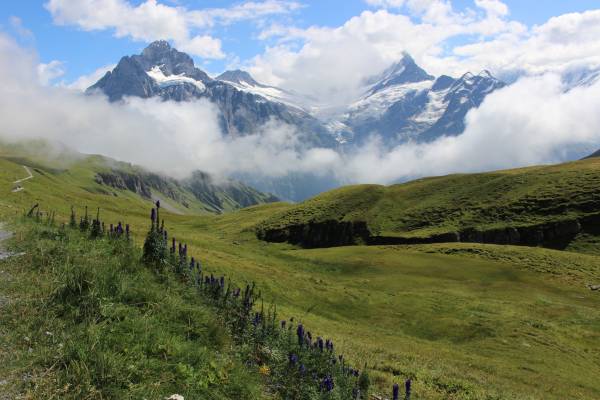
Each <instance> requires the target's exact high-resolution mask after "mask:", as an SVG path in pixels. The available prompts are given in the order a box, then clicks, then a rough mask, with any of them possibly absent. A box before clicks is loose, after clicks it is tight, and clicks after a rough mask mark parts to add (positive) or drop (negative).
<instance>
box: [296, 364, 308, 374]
mask: <svg viewBox="0 0 600 400" xmlns="http://www.w3.org/2000/svg"><path fill="white" fill-rule="evenodd" d="M298 371H299V372H300V375H304V374H305V373H306V367H305V366H304V364H300V367H299V368H298Z"/></svg>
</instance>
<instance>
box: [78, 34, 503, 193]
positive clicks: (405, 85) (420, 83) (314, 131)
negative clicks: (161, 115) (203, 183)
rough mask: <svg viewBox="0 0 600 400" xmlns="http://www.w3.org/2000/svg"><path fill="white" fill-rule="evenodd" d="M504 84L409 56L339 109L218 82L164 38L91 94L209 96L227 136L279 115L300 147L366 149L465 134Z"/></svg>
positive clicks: (290, 182)
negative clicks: (376, 140) (471, 114)
mask: <svg viewBox="0 0 600 400" xmlns="http://www.w3.org/2000/svg"><path fill="white" fill-rule="evenodd" d="M504 85H505V84H504V83H503V82H501V81H499V80H497V79H495V78H494V77H493V76H491V74H490V73H489V72H487V71H484V72H482V73H481V74H479V75H472V74H470V73H467V74H465V75H463V76H462V77H460V78H458V79H455V78H451V77H449V76H445V75H443V76H440V77H438V78H435V77H434V76H432V75H430V74H428V73H427V72H426V71H425V70H423V69H422V68H421V67H419V66H418V65H417V64H416V63H415V61H414V60H413V59H412V58H411V57H410V56H409V55H408V54H405V55H404V56H403V58H402V59H401V60H400V61H399V62H397V63H395V64H393V65H392V66H390V68H388V69H387V70H385V71H384V72H383V73H382V74H380V75H378V76H374V77H373V78H371V79H368V80H367V81H366V82H365V86H364V90H363V92H364V94H363V95H362V96H361V97H360V98H358V99H356V101H354V102H353V103H352V104H349V105H348V106H347V107H346V108H345V109H343V111H342V112H339V110H338V108H335V110H333V111H332V110H330V108H328V106H327V105H323V104H321V103H320V102H319V100H318V99H312V98H309V97H307V96H304V95H301V94H298V93H294V92H291V91H288V90H285V89H282V88H278V87H273V86H268V85H264V84H262V83H259V82H257V81H256V80H255V79H254V78H253V77H252V76H251V75H250V74H249V73H247V72H245V71H240V70H235V71H226V72H224V73H223V74H221V75H219V76H218V77H217V78H216V79H213V78H211V77H209V76H208V75H207V74H206V73H205V72H203V71H202V70H200V69H198V68H196V66H195V65H194V61H193V60H192V58H191V57H189V56H188V55H187V54H185V53H182V52H179V51H177V50H176V49H174V48H171V46H170V45H169V43H168V42H166V41H157V42H154V43H152V44H150V45H149V46H148V47H147V48H146V49H144V50H143V51H142V53H141V54H139V55H133V56H127V57H123V58H122V59H121V61H120V62H119V64H118V65H117V66H116V67H115V68H114V69H113V70H112V71H110V72H108V73H107V74H106V75H105V76H104V77H103V78H102V79H100V80H99V81H98V82H97V83H96V84H94V85H93V86H91V87H90V88H89V89H88V92H90V93H91V92H95V91H100V92H102V93H104V94H106V95H107V96H108V98H109V99H110V100H111V101H119V100H121V99H123V98H124V97H126V96H137V97H142V98H150V97H158V98H161V99H163V100H172V101H191V100H194V99H207V100H209V101H211V102H212V103H214V104H215V105H216V106H217V108H218V110H219V112H220V114H219V118H220V125H221V128H222V131H223V132H224V133H225V134H227V135H232V136H244V135H250V134H254V133H257V132H260V131H261V128H262V127H263V126H264V125H265V123H267V122H269V121H271V120H277V121H280V122H283V123H285V124H288V125H291V126H292V127H294V128H296V132H297V133H296V134H297V135H298V138H297V141H295V143H297V144H296V145H295V146H296V149H297V150H300V151H303V150H305V149H306V148H311V147H325V148H334V149H341V150H342V151H344V150H345V149H346V148H352V147H360V146H361V145H362V144H363V143H364V141H365V140H366V139H367V138H369V137H370V136H371V135H372V134H377V135H379V136H380V137H381V138H382V139H383V141H384V144H386V145H387V146H388V147H393V146H396V145H398V144H400V143H403V142H406V141H409V140H414V141H417V142H426V141H432V140H435V139H436V138H438V137H440V136H444V135H459V134H461V133H462V132H463V131H464V128H465V126H464V118H465V115H466V114H467V112H468V111H469V110H471V109H473V108H476V107H478V106H479V105H480V104H481V103H482V101H483V100H484V98H485V97H486V96H487V95H488V94H490V93H492V92H493V91H494V90H497V89H499V88H502V87H503V86H504ZM332 109H333V108H332ZM238 176H244V174H242V173H240V174H238ZM244 179H246V178H245V177H244ZM249 179H250V181H251V182H252V185H253V186H255V187H258V188H259V189H261V190H268V191H271V192H273V193H275V194H276V195H278V196H279V197H282V198H286V199H290V200H293V201H302V200H304V199H306V198H307V197H310V196H313V195H315V194H317V193H319V190H322V189H331V188H334V187H337V186H338V185H339V182H338V181H337V180H336V179H335V178H333V177H332V176H331V177H327V178H318V179H319V184H318V185H316V186H314V185H311V184H310V181H313V180H314V179H317V178H316V177H315V176H314V175H310V174H304V175H302V174H290V175H287V176H284V177H280V178H277V179H270V178H265V177H250V178H249ZM306 182H308V184H307V183H306Z"/></svg>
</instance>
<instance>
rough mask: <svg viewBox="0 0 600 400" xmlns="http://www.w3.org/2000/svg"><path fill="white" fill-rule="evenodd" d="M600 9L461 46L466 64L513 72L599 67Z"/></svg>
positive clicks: (561, 70)
mask: <svg viewBox="0 0 600 400" xmlns="http://www.w3.org/2000/svg"><path fill="white" fill-rule="evenodd" d="M598 35H600V10H592V11H586V12H583V13H572V14H565V15H561V16H558V17H554V18H551V19H550V20H548V21H547V22H546V23H544V24H542V25H537V26H534V27H533V28H531V29H527V30H521V31H518V30H515V31H513V32H507V33H506V34H503V35H499V36H497V37H494V38H492V39H491V40H487V41H480V42H476V43H471V44H467V45H464V46H459V47H457V48H455V49H454V54H456V55H457V56H459V57H461V58H463V59H465V61H464V62H465V63H466V64H467V65H477V66H480V67H483V66H486V67H487V68H490V69H493V70H496V71H499V72H501V73H511V72H515V71H522V72H524V73H527V74H530V75H535V74H543V73H547V72H556V73H562V72H564V71H566V70H568V69H569V68H572V67H573V66H587V67H590V68H593V67H597V66H599V65H600V41H598V40H597V38H598Z"/></svg>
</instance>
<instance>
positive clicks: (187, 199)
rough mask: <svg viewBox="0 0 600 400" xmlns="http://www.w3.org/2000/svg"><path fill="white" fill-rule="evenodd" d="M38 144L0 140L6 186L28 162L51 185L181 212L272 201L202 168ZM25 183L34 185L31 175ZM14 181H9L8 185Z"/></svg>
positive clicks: (23, 174) (228, 208)
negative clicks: (151, 166)
mask: <svg viewBox="0 0 600 400" xmlns="http://www.w3.org/2000/svg"><path fill="white" fill-rule="evenodd" d="M40 146H42V144H39V143H35V142H32V143H30V144H28V145H10V146H9V145H6V144H4V145H3V144H1V143H0V160H2V162H3V164H2V167H3V169H4V172H5V173H4V174H3V175H2V178H0V179H3V183H5V184H6V185H10V183H11V182H14V181H16V180H18V179H20V178H23V177H26V176H27V172H26V171H25V170H24V168H23V166H27V167H28V168H30V170H31V171H32V173H34V175H36V176H39V177H40V178H48V179H50V180H52V179H54V181H55V182H56V183H55V184H57V183H58V182H60V183H59V186H60V185H65V184H66V188H68V190H69V191H70V190H72V188H77V189H81V190H83V191H86V192H89V193H94V194H100V195H105V196H107V197H110V196H113V197H123V196H125V197H130V198H131V197H132V196H131V195H133V198H141V199H143V200H147V201H148V202H151V201H152V200H157V199H160V200H161V201H162V202H163V204H164V205H165V207H166V208H168V209H169V210H170V211H171V212H174V213H180V214H198V213H222V212H227V211H232V210H235V209H239V208H243V207H247V206H250V205H255V204H261V203H268V202H273V201H275V200H276V198H275V197H273V196H272V195H270V194H265V193H261V192H259V191H257V190H255V189H253V188H251V187H249V186H247V185H244V184H243V183H240V182H236V181H232V180H224V181H222V182H221V181H219V182H217V181H215V180H214V179H213V178H212V177H211V176H210V175H208V174H205V173H202V172H196V173H194V174H193V175H192V176H191V177H190V178H188V179H186V180H183V181H178V180H175V179H173V178H168V177H164V176H161V175H158V174H155V173H151V172H148V171H146V170H144V169H142V168H140V167H137V166H134V165H131V164H129V163H124V162H119V161H116V160H113V159H110V158H107V157H103V156H99V155H90V156H88V155H82V154H79V153H74V152H71V151H69V150H65V149H62V150H56V151H54V150H48V152H49V154H46V152H45V151H44V150H43V149H40V148H39V147H40ZM40 154H46V157H43V156H41V155H40ZM46 182H47V180H46ZM27 183H28V184H34V185H36V184H37V182H35V183H34V182H33V180H30V181H28V182H27ZM17 186H18V184H13V185H12V186H11V189H14V188H16V187H17ZM25 188H27V186H25ZM13 197H14V196H13Z"/></svg>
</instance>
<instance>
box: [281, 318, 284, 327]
mask: <svg viewBox="0 0 600 400" xmlns="http://www.w3.org/2000/svg"><path fill="white" fill-rule="evenodd" d="M281 329H285V320H283V321H281Z"/></svg>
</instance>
